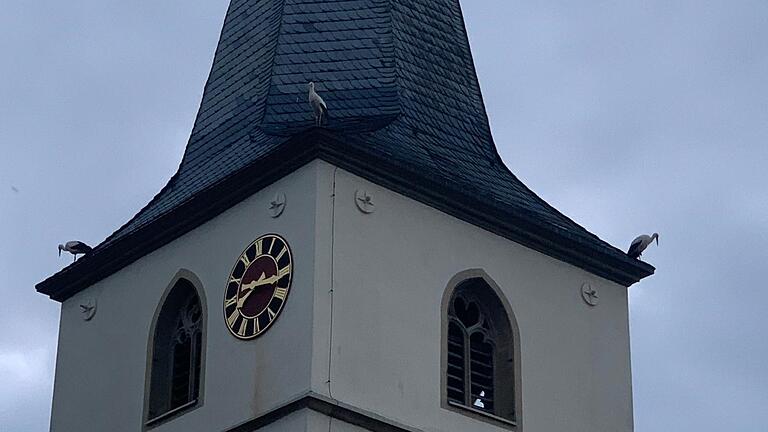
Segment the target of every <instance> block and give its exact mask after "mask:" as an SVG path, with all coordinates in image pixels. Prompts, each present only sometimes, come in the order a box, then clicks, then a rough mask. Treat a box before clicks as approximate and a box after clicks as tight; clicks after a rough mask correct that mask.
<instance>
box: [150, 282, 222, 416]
mask: <svg viewBox="0 0 768 432" xmlns="http://www.w3.org/2000/svg"><path fill="white" fill-rule="evenodd" d="M179 283H187V284H189V285H190V286H191V287H192V288H193V289H194V293H195V294H196V295H197V299H198V301H199V303H200V309H201V310H200V312H201V323H200V330H201V342H200V345H201V346H200V361H199V370H200V376H199V378H198V380H199V381H198V388H197V398H196V399H195V400H193V401H190V402H188V403H187V404H184V405H181V406H179V407H176V408H174V409H171V410H169V411H167V412H165V413H163V414H160V415H158V416H155V417H153V418H150V417H149V416H150V411H151V410H150V403H151V399H150V397H151V392H152V365H153V360H154V356H155V352H154V351H155V338H156V336H157V331H156V330H157V324H158V320H159V318H160V313H161V312H162V310H163V306H164V305H165V304H166V302H167V300H168V296H169V295H170V294H171V292H172V291H173V289H174V288H176V286H177V285H178V284H179ZM207 304H208V302H207V300H206V297H205V291H204V289H203V284H202V282H201V281H200V279H199V278H198V277H197V275H195V274H194V273H193V272H191V271H189V270H186V269H181V270H179V271H178V272H177V273H176V275H175V276H174V277H173V278H172V279H171V281H170V283H168V285H167V286H166V288H165V290H164V291H163V294H162V296H161V298H160V300H159V301H158V303H157V307H156V308H155V313H154V315H153V318H152V323H151V325H150V327H149V337H148V341H147V351H146V352H147V362H146V368H145V383H144V388H145V391H144V411H143V414H142V418H141V424H142V430H144V431H146V430H150V429H154V428H156V427H158V426H160V425H163V424H166V423H168V422H170V421H172V420H174V419H176V418H178V417H179V416H181V415H184V414H187V413H189V412H191V411H195V410H197V409H199V408H200V407H202V406H203V403H204V395H205V370H206V351H207V350H206V348H207V338H208V308H207Z"/></svg>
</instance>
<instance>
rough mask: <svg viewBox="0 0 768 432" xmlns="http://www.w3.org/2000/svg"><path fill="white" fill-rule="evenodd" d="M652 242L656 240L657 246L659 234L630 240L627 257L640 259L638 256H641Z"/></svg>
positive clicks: (644, 235)
mask: <svg viewBox="0 0 768 432" xmlns="http://www.w3.org/2000/svg"><path fill="white" fill-rule="evenodd" d="M654 240H656V246H658V245H659V233H653V235H650V236H649V235H646V234H643V235H641V236H638V237H637V238H636V239H634V240H632V244H630V245H629V250H628V251H627V255H629V257H630V258H640V255H642V254H643V251H645V249H646V248H648V246H649V245H650V244H651V243H653V241H654Z"/></svg>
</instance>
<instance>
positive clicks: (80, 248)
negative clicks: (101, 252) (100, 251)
mask: <svg viewBox="0 0 768 432" xmlns="http://www.w3.org/2000/svg"><path fill="white" fill-rule="evenodd" d="M92 250H93V248H92V247H90V246H88V245H87V244H85V243H83V242H81V241H68V242H66V243H64V244H60V245H59V256H61V251H64V252H69V253H71V254H72V256H73V258H72V262H75V260H76V259H77V256H78V255H85V254H87V253H88V252H90V251H92Z"/></svg>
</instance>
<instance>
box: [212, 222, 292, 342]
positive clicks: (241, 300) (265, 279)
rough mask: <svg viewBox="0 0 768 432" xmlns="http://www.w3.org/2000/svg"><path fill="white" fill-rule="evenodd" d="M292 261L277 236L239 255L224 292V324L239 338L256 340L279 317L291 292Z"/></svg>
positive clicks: (283, 243) (280, 238) (271, 236)
mask: <svg viewBox="0 0 768 432" xmlns="http://www.w3.org/2000/svg"><path fill="white" fill-rule="evenodd" d="M292 272H293V260H292V257H291V249H290V247H288V243H287V242H286V241H285V239H283V238H282V237H280V236H279V235H275V234H267V235H264V236H261V237H259V238H258V239H256V241H254V242H253V243H251V245H250V246H248V247H247V248H246V249H245V251H244V252H243V253H242V254H241V255H240V258H238V260H237V262H236V263H235V266H234V267H233V268H232V273H230V275H229V279H228V280H227V288H226V290H225V291H224V321H225V323H226V324H227V328H228V329H229V331H230V332H231V333H232V335H234V336H235V337H236V338H239V339H253V338H255V337H257V336H259V335H261V334H262V333H264V332H265V331H266V330H267V329H268V328H269V327H270V326H271V325H272V323H273V322H275V320H277V317H278V316H279V315H280V312H281V311H282V310H283V306H284V305H285V301H286V299H287V298H288V292H289V291H290V289H291V278H292V276H293V273H292Z"/></svg>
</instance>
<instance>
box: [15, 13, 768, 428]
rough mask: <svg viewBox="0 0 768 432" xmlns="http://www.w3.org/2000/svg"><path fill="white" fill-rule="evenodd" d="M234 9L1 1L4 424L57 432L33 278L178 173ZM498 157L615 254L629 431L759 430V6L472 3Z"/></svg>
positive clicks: (762, 397) (764, 73) (767, 234)
mask: <svg viewBox="0 0 768 432" xmlns="http://www.w3.org/2000/svg"><path fill="white" fill-rule="evenodd" d="M227 3H228V0H208V1H192V2H190V1H180V0H163V1H157V0H152V1H149V0H133V1H131V2H125V1H117V0H98V1H97V0H78V1H77V2H61V1H54V0H40V1H29V0H3V2H2V6H0V242H1V243H0V429H2V430H8V431H22V432H25V431H35V432H36V431H43V430H47V428H48V422H49V416H50V405H51V394H52V385H53V368H54V363H55V353H56V343H57V330H58V314H59V308H58V304H57V303H54V302H53V301H50V300H48V299H47V298H46V297H44V296H42V295H39V294H36V293H35V291H34V285H35V283H37V282H39V281H40V280H42V279H44V278H45V277H47V276H48V275H50V274H52V273H55V272H56V271H58V270H59V269H60V268H61V267H63V266H64V265H65V264H67V262H68V261H67V259H66V258H64V257H62V258H58V257H57V256H56V245H57V244H58V243H60V242H63V241H66V240H70V239H81V240H85V241H87V242H89V243H93V244H96V243H99V242H100V241H101V240H103V239H104V238H105V237H106V236H107V235H109V234H110V233H112V231H114V230H115V229H116V228H117V227H119V226H120V225H122V224H123V223H124V222H126V221H127V220H128V219H129V218H130V217H131V216H133V214H134V213H135V212H136V211H138V210H139V209H140V208H141V207H142V206H144V205H145V204H146V203H147V202H148V201H149V200H150V199H151V198H152V196H154V194H155V193H156V192H158V191H159V190H160V188H161V187H162V186H163V185H164V184H165V182H166V181H167V180H168V179H169V178H170V177H171V175H173V173H174V172H175V171H176V168H177V166H178V163H179V162H180V160H181V156H182V152H183V150H184V147H185V145H186V140H187V138H188V137H189V133H190V131H191V128H192V123H193V120H194V117H195V114H196V110H197V107H198V104H199V101H200V96H201V94H202V90H203V85H204V84H205V79H206V77H207V74H208V71H209V68H210V65H211V61H212V58H213V52H214V49H215V46H216V42H217V39H218V35H219V32H220V30H221V24H222V21H223V17H224V14H225V11H226V7H227ZM463 7H464V11H465V14H466V19H467V26H468V31H469V34H470V40H471V43H472V48H473V52H474V57H475V62H476V66H477V68H478V73H479V77H480V82H481V85H482V88H483V95H484V98H485V102H486V104H487V109H488V113H489V115H490V119H491V126H492V128H493V132H494V137H495V140H496V144H497V145H498V147H499V152H500V153H501V155H502V157H503V158H504V160H505V161H506V163H507V165H508V166H509V167H510V168H511V169H512V171H513V172H515V173H516V174H517V175H518V176H519V177H520V178H521V179H522V180H523V181H524V182H525V183H526V184H527V185H528V186H529V187H531V188H532V189H533V190H534V191H536V192H537V193H539V194H540V195H541V196H542V197H543V198H544V199H546V200H547V201H549V202H550V203H551V204H553V205H554V206H555V207H557V208H559V209H560V210H561V211H563V212H564V213H565V214H567V215H569V216H571V217H572V218H573V219H575V220H576V221H577V222H579V223H581V224H583V225H584V226H585V227H587V228H588V229H590V230H591V231H592V232H594V233H596V234H598V235H599V236H601V237H602V238H603V239H605V240H607V241H609V242H611V243H612V244H614V245H617V246H619V247H621V248H625V247H626V246H627V245H628V243H629V242H630V241H631V240H632V239H633V238H634V237H635V236H636V235H637V234H640V233H651V232H654V231H658V232H660V234H661V239H660V247H658V248H656V247H655V246H653V247H652V248H651V249H649V251H648V252H647V253H646V258H647V260H648V261H649V262H651V263H652V264H654V265H655V266H657V268H658V271H657V274H656V275H655V276H653V277H651V278H649V279H647V280H644V281H643V282H641V283H640V284H638V285H635V286H634V287H632V288H631V289H630V297H631V301H630V307H631V332H632V366H633V375H634V382H633V386H634V396H635V425H636V431H638V432H652V431H661V432H667V431H675V432H676V431H681V432H688V431H691V432H693V431H701V430H725V431H734V432H747V431H749V432H752V431H754V432H758V431H765V430H766V427H767V426H766V425H768V409H766V407H768V368H767V367H766V365H767V364H768V327H767V326H768V319H766V306H768V286H766V283H765V272H766V270H767V269H768V247H767V246H768V187H767V186H766V182H768V174H766V167H767V166H768V1H766V0H754V1H748V0H727V1H726V0H644V1H640V0H635V1H612V2H608V1H591V2H574V1H565V0H562V1H546V0H545V1H541V0H539V1H520V0H475V1H469V0H464V2H463Z"/></svg>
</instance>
